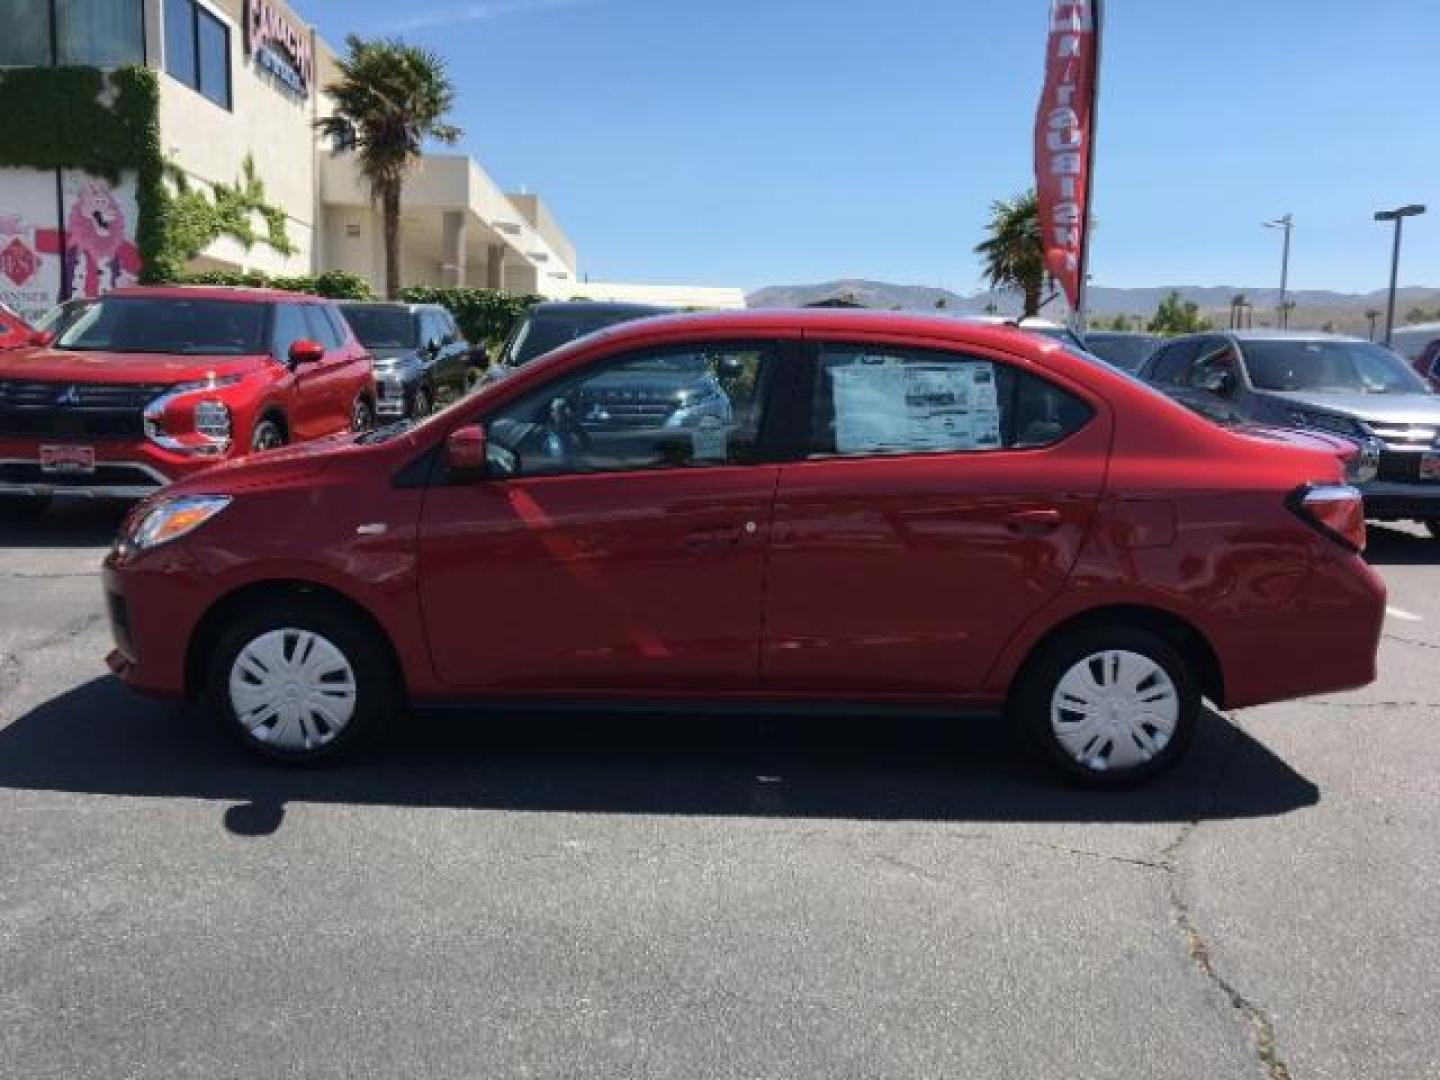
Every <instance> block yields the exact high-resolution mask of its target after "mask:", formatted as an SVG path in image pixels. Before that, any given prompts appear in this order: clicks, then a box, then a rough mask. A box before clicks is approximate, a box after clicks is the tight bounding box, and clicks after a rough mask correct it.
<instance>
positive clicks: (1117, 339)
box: [1085, 334, 1156, 371]
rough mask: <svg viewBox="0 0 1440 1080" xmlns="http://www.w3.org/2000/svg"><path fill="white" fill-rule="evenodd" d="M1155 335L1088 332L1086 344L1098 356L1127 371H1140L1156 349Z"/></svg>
mask: <svg viewBox="0 0 1440 1080" xmlns="http://www.w3.org/2000/svg"><path fill="white" fill-rule="evenodd" d="M1155 341H1156V339H1155V338H1153V337H1148V336H1146V335H1144V334H1086V335H1085V344H1086V346H1088V348H1089V350H1090V351H1091V352H1092V353H1094V354H1095V355H1096V356H1099V357H1101V358H1102V359H1104V360H1109V361H1110V363H1112V364H1114V365H1115V366H1116V367H1119V368H1124V369H1125V370H1126V371H1139V370H1140V365H1141V364H1143V363H1144V362H1145V361H1146V360H1148V359H1150V354H1151V353H1152V352H1154V351H1155Z"/></svg>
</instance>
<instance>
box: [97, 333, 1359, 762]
mask: <svg viewBox="0 0 1440 1080" xmlns="http://www.w3.org/2000/svg"><path fill="white" fill-rule="evenodd" d="M1341 469H1342V465H1341V463H1340V461H1339V460H1338V459H1337V458H1336V456H1335V454H1334V451H1333V448H1331V447H1327V446H1324V445H1322V444H1316V445H1314V446H1313V447H1306V446H1304V445H1295V446H1292V445H1285V444H1283V443H1279V442H1276V441H1275V440H1273V439H1268V438H1261V437H1257V436H1253V435H1250V434H1246V433H1245V431H1244V430H1243V429H1241V430H1235V431H1231V430H1225V429H1222V428H1220V427H1217V426H1215V425H1214V424H1211V423H1209V422H1208V421H1206V420H1204V419H1203V418H1201V417H1199V416H1197V415H1195V414H1194V413H1192V412H1190V411H1189V410H1188V409H1185V408H1184V407H1183V406H1180V405H1178V404H1176V403H1175V402H1173V401H1171V400H1170V399H1169V398H1167V397H1165V396H1164V395H1162V394H1160V393H1158V392H1156V391H1155V390H1153V389H1151V388H1150V387H1148V386H1146V385H1144V384H1143V383H1140V382H1138V381H1136V380H1135V379H1133V378H1131V377H1130V376H1127V375H1125V374H1123V373H1121V372H1118V371H1116V370H1115V369H1113V368H1110V367H1108V366H1106V365H1105V364H1103V363H1101V362H1100V361H1098V360H1096V359H1094V358H1093V357H1088V356H1086V355H1084V354H1081V353H1077V352H1073V351H1070V350H1069V348H1068V346H1066V345H1064V344H1061V343H1058V342H1053V341H1048V340H1045V339H1042V338H1038V337H1034V336H1032V335H1029V334H1025V333H1023V332H1019V331H1016V330H1012V329H1008V328H1006V327H1003V326H979V325H974V324H966V323H962V322H958V321H955V320H950V319H936V318H924V317H912V316H904V315H896V314H889V313H883V314H882V313H875V312H863V311H840V310H836V311H824V310H809V311H804V312H783V311H753V312H737V313H727V314H716V315H688V316H675V317H666V318H659V319H648V320H643V321H640V322H635V323H629V324H625V325H622V326H619V327H615V328H613V329H610V330H607V331H604V332H602V333H600V334H596V335H592V336H590V337H587V338H583V339H581V340H579V341H577V342H574V343H572V344H571V345H568V346H566V347H564V348H562V349H560V350H558V351H556V352H554V353H553V354H551V355H550V356H548V357H546V358H545V359H543V360H540V361H537V362H536V363H535V364H534V365H532V366H528V367H526V368H524V369H523V370H521V371H518V372H516V373H515V374H514V375H513V376H512V377H511V378H509V379H506V380H503V381H501V382H498V383H495V384H493V385H491V386H490V387H488V388H486V389H484V390H482V391H480V392H479V393H476V394H474V395H471V396H469V397H466V398H463V399H461V400H460V401H459V402H457V403H455V404H454V405H452V406H451V407H449V408H448V409H446V410H444V411H443V412H440V413H437V414H435V415H433V416H431V417H429V418H428V419H426V420H424V421H423V422H421V423H419V424H417V425H411V424H409V423H408V422H402V423H399V424H396V425H392V426H390V427H388V428H382V429H380V430H378V431H375V432H372V433H369V434H363V435H360V436H357V437H351V438H345V439H337V440H330V441H327V442H325V443H323V444H312V445H310V446H303V447H298V446H297V447H293V448H289V449H285V450H280V451H277V452H275V453H271V454H265V455H261V456H258V457H256V458H254V459H252V460H249V461H242V462H236V463H234V464H228V465H222V466H220V467H218V468H215V469H212V470H210V471H208V472H204V473H201V474H199V475H197V476H194V477H191V478H189V479H186V480H184V481H182V482H181V483H178V484H175V485H173V486H172V487H171V488H169V489H168V490H166V491H165V492H163V493H161V494H160V495H158V496H155V497H153V498H151V499H149V500H147V501H146V502H144V503H143V504H141V505H140V506H139V507H137V508H136V509H135V511H134V512H133V513H132V514H131V515H130V517H129V519H128V520H127V521H126V523H125V525H124V526H123V528H122V530H121V534H120V536H119V537H118V539H117V542H116V546H115V549H114V551H113V552H112V553H111V555H110V556H109V558H108V559H107V561H106V568H105V592H106V597H107V600H108V604H109V611H110V617H111V621H112V624H113V628H114V635H115V642H116V648H115V651H114V652H113V653H112V654H111V656H110V665H111V667H112V669H113V670H114V671H116V672H117V673H119V675H120V676H121V678H122V679H124V680H125V682H127V683H128V684H129V685H131V686H132V687H134V688H135V689H137V690H139V691H142V692H144V693H147V694H153V695H159V696H163V697H170V698H193V699H198V700H199V701H201V702H203V708H204V710H205V711H207V712H209V713H211V714H213V716H214V717H215V718H217V719H218V720H219V721H220V722H221V723H222V724H223V725H224V726H225V727H227V728H228V729H229V730H230V731H232V732H233V733H234V734H235V735H237V736H238V737H239V738H240V739H241V740H242V741H243V742H244V743H245V744H246V745H247V746H249V747H250V748H252V749H254V750H256V751H258V752H260V753H262V754H265V755H268V756H270V757H273V758H277V759H280V760H284V761H293V762H301V761H311V760H314V759H319V758H324V757H328V756H331V755H335V754H338V753H340V752H342V751H344V750H347V749H349V748H351V747H352V746H354V745H355V744H357V743H358V742H360V741H361V740H362V739H363V738H365V737H366V736H369V735H371V734H373V733H374V732H375V731H376V730H377V729H379V728H380V727H381V726H382V725H383V724H385V723H386V722H397V721H400V720H401V719H402V718H403V716H404V715H405V708H406V706H407V705H410V704H413V705H425V704H449V703H460V702H464V703H477V704H485V703H489V704H491V705H503V704H513V703H515V702H517V701H521V700H523V701H526V702H530V703H535V702H539V703H545V704H551V705H555V706H560V707H565V708H581V707H585V706H595V705H608V706H614V705H617V704H619V705H624V706H633V707H637V708H641V707H655V708H663V709H666V710H669V711H672V712H675V713H676V714H681V713H683V711H684V710H685V708H686V706H691V705H697V704H700V703H704V704H705V705H707V706H710V707H714V706H717V705H718V706H722V707H725V706H728V707H734V708H736V709H755V710H764V709H768V708H776V707H786V708H796V707H802V706H803V707H809V708H814V709H818V710H831V711H840V710H844V709H845V708H851V707H857V706H863V707H865V708H866V709H867V710H869V709H876V708H881V709H896V710H905V709H913V708H925V709H929V710H934V709H936V708H941V709H946V710H951V711H953V712H954V713H955V714H956V715H957V716H959V715H961V714H975V713H982V714H993V715H995V716H997V717H1000V716H1003V717H1006V718H1008V720H1009V722H1011V723H1014V724H1017V725H1019V726H1020V727H1022V728H1023V729H1024V731H1025V732H1026V733H1027V734H1028V735H1029V736H1030V738H1031V740H1032V741H1033V743H1034V744H1035V746H1036V748H1037V749H1038V751H1039V752H1040V753H1041V754H1042V755H1043V757H1044V758H1045V759H1046V760H1047V761H1048V762H1050V763H1051V764H1052V765H1053V766H1054V767H1056V768H1057V769H1059V770H1060V771H1061V772H1063V773H1064V774H1066V775H1067V776H1069V777H1070V778H1072V779H1073V780H1075V781H1077V782H1080V783H1083V784H1088V785H1092V786H1097V787H1106V786H1117V785H1120V784H1125V783H1132V782H1136V781H1139V780H1142V779H1144V778H1147V777H1150V776H1152V775H1154V774H1156V773H1158V772H1160V771H1162V770H1163V769H1165V768H1167V767H1168V766H1170V765H1172V764H1173V763H1174V762H1175V761H1176V760H1177V759H1178V758H1179V757H1180V756H1181V755H1182V754H1183V753H1184V751H1185V749H1186V746H1187V745H1188V744H1189V743H1190V741H1191V738H1192V736H1193V734H1194V731H1195V728H1196V724H1197V719H1198V717H1199V716H1200V710H1201V700H1202V698H1208V699H1209V700H1211V701H1213V702H1215V703H1216V704H1217V705H1219V706H1222V707H1226V708H1236V707H1242V706H1248V705H1258V704H1260V703H1262V702H1270V701H1277V700H1280V699H1284V698H1293V697H1299V696H1302V695H1306V694H1315V693H1320V692H1325V691H1332V690H1340V689H1344V688H1348V687H1356V686H1361V685H1363V684H1365V683H1368V682H1370V681H1371V680H1372V679H1373V678H1374V677H1375V657H1376V650H1377V646H1378V642H1379V637H1380V628H1381V621H1382V618H1383V614H1384V607H1385V595H1384V587H1383V585H1382V584H1381V582H1380V580H1379V579H1378V578H1377V577H1376V575H1375V574H1374V573H1372V572H1371V571H1370V570H1369V568H1368V567H1367V566H1366V565H1365V563H1364V562H1363V561H1362V559H1361V557H1360V551H1361V548H1362V547H1363V545H1364V542H1365V533H1364V521H1363V518H1362V511H1361V502H1360V496H1359V495H1358V494H1357V493H1356V491H1355V490H1354V489H1353V488H1350V487H1348V486H1346V485H1345V484H1344V483H1343V482H1342V479H1341Z"/></svg>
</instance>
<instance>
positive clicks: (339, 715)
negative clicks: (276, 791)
mask: <svg viewBox="0 0 1440 1080" xmlns="http://www.w3.org/2000/svg"><path fill="white" fill-rule="evenodd" d="M230 704H231V706H232V707H233V708H234V709H235V715H236V716H237V717H238V718H239V720H240V723H241V724H242V725H243V726H244V727H245V730H246V731H248V732H249V733H250V735H251V737H252V738H254V739H255V740H256V741H257V742H263V743H268V744H269V745H271V746H276V747H279V748H281V749H283V750H314V749H317V748H319V747H321V746H324V745H325V744H326V743H328V742H330V741H331V740H332V739H334V738H335V737H336V736H337V735H339V734H340V733H341V732H342V731H344V730H345V727H346V725H348V724H349V723H350V718H351V717H352V716H354V715H355V672H354V670H353V669H352V668H351V667H350V662H349V661H348V660H346V659H345V654H344V653H342V652H341V651H340V650H339V649H337V648H336V647H335V646H334V645H333V644H331V643H330V642H329V641H328V640H326V639H325V638H323V637H321V636H320V635H319V634H316V633H312V632H311V631H309V630H297V629H295V628H294V627H286V628H285V629H283V630H271V631H269V632H268V633H264V634H261V635H260V636H259V637H257V638H255V639H254V640H253V641H251V642H250V643H249V644H248V645H246V646H245V647H244V648H243V649H241V650H240V654H239V655H238V656H237V657H235V663H234V664H233V665H232V666H231V668H230Z"/></svg>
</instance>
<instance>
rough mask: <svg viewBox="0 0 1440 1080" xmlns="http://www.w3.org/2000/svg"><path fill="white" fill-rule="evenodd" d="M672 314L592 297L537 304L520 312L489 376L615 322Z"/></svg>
mask: <svg viewBox="0 0 1440 1080" xmlns="http://www.w3.org/2000/svg"><path fill="white" fill-rule="evenodd" d="M669 314H673V312H671V311H670V310H669V309H668V308H662V307H652V306H651V305H649V304H622V303H612V302H601V301H592V300H555V301H545V302H543V303H539V304H535V305H533V306H531V307H530V308H529V310H527V311H526V312H525V314H524V315H522V316H521V318H520V321H519V322H518V323H516V324H515V328H514V329H513V330H511V331H510V336H509V337H508V338H506V339H505V344H504V345H502V346H501V347H500V355H499V356H498V357H496V359H495V364H494V366H492V367H491V368H490V371H489V373H488V378H489V379H503V378H504V377H505V376H506V375H509V374H510V373H511V372H512V371H514V370H515V369H516V368H518V367H522V366H523V365H525V364H528V363H529V362H530V361H531V360H534V359H535V358H536V357H539V356H544V355H545V354H546V353H548V352H550V351H552V350H554V349H558V348H559V347H560V346H561V345H568V344H569V343H570V342H572V341H574V340H575V339H576V338H581V337H584V336H585V335H586V334H593V333H594V332H595V331H596V330H603V329H605V327H607V326H614V325H615V324H616V323H623V322H630V321H631V320H632V319H645V318H649V317H650V316H651V315H669Z"/></svg>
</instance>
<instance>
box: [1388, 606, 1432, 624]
mask: <svg viewBox="0 0 1440 1080" xmlns="http://www.w3.org/2000/svg"><path fill="white" fill-rule="evenodd" d="M1385 614H1386V615H1389V616H1391V617H1392V618H1396V619H1400V620H1401V621H1403V622H1424V621H1425V620H1424V619H1423V618H1422V617H1421V616H1419V615H1412V614H1410V612H1408V611H1402V610H1401V609H1400V608H1398V607H1387V608H1386V609H1385Z"/></svg>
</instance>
